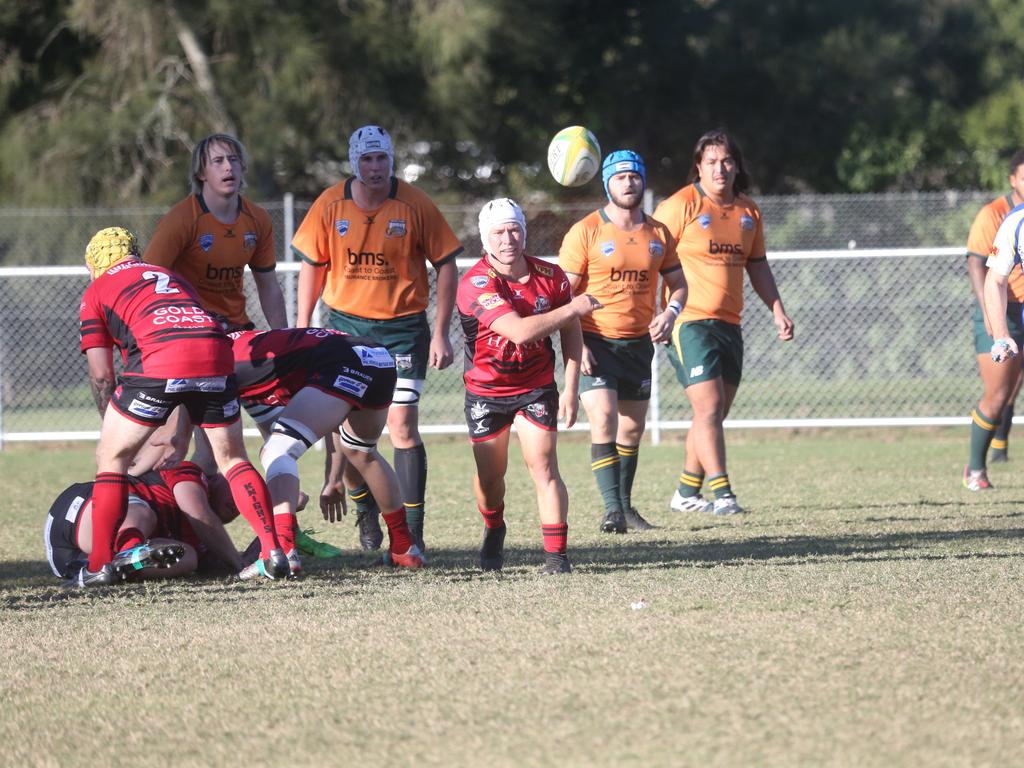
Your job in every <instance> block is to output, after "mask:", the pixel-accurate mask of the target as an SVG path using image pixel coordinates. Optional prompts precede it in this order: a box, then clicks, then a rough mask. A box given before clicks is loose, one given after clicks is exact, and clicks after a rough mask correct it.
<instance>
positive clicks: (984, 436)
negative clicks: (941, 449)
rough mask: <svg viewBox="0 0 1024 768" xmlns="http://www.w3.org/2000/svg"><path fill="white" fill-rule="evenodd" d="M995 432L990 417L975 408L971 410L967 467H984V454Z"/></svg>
mask: <svg viewBox="0 0 1024 768" xmlns="http://www.w3.org/2000/svg"><path fill="white" fill-rule="evenodd" d="M995 433H996V422H995V420H994V419H990V418H989V417H988V416H986V415H985V414H984V413H982V412H981V411H980V410H979V409H977V408H975V409H974V410H973V411H971V456H970V458H969V459H968V461H967V467H968V469H973V470H977V469H985V456H986V455H987V454H988V446H989V444H990V443H991V442H992V437H993V435H995Z"/></svg>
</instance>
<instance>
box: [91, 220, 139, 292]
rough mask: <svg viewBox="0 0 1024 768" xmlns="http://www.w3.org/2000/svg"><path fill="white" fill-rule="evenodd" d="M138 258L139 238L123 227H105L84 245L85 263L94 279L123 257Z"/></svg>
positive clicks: (123, 258)
mask: <svg viewBox="0 0 1024 768" xmlns="http://www.w3.org/2000/svg"><path fill="white" fill-rule="evenodd" d="M132 258H136V259H137V258H139V239H138V238H137V237H135V235H134V234H132V233H131V232H129V231H128V230H127V229H125V228H124V227H107V228H106V229H101V230H100V231H99V232H97V233H96V234H95V235H93V236H92V240H90V241H89V244H88V245H87V246H85V265H86V266H87V267H88V268H89V272H90V274H92V279H93V280H95V279H96V278H98V277H99V276H100V275H102V274H103V273H104V272H106V271H107V270H108V269H110V268H111V267H112V266H114V265H115V264H118V263H120V262H122V261H124V260H125V259H132Z"/></svg>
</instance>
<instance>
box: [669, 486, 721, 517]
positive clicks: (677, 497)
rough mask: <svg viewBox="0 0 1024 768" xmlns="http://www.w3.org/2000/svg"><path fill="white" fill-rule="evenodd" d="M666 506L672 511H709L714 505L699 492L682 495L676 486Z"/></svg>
mask: <svg viewBox="0 0 1024 768" xmlns="http://www.w3.org/2000/svg"><path fill="white" fill-rule="evenodd" d="M668 506H669V509H671V510H672V511H673V512H710V511H711V510H712V508H713V507H714V505H713V504H712V503H711V502H710V501H708V500H707V499H705V498H704V497H703V496H701V495H700V494H699V493H698V494H697V495H696V496H683V494H681V493H680V492H679V489H678V488H676V492H675V493H673V494H672V501H670V502H669V504H668Z"/></svg>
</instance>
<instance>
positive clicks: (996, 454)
mask: <svg viewBox="0 0 1024 768" xmlns="http://www.w3.org/2000/svg"><path fill="white" fill-rule="evenodd" d="M1009 460H1010V456H1009V454H1008V453H1007V452H1006V449H1005V448H993V449H992V453H990V454H989V455H988V463H989V464H1005V463H1006V462H1008V461H1009Z"/></svg>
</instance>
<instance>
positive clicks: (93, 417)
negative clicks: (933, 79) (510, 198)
mask: <svg viewBox="0 0 1024 768" xmlns="http://www.w3.org/2000/svg"><path fill="white" fill-rule="evenodd" d="M990 198H991V195H987V194H983V193H944V194H921V195H863V196H800V197H778V198H762V199H760V200H759V202H760V204H761V206H762V209H763V211H764V214H765V221H766V236H767V239H768V243H769V248H770V250H769V259H770V261H771V264H772V268H773V271H774V273H775V277H776V280H777V282H778V284H779V288H780V291H781V293H782V296H783V299H784V300H785V302H786V308H787V311H788V312H789V314H790V315H791V316H792V317H793V319H794V321H795V322H796V340H795V341H794V342H791V343H786V344H784V343H781V342H779V341H778V340H777V339H776V337H775V331H774V327H773V326H772V323H771V317H770V314H769V313H768V312H767V311H766V309H765V308H764V306H763V305H762V304H761V302H760V300H759V299H758V298H757V296H756V295H755V294H753V293H752V292H750V291H749V290H748V295H747V309H746V311H745V313H744V337H745V340H746V355H745V364H744V379H743V385H742V387H741V389H740V394H739V397H738V398H737V400H736V403H735V405H734V407H733V411H732V414H731V418H730V422H731V423H733V424H751V423H757V424H783V423H784V424H793V423H798V424H807V425H818V424H828V423H836V424H840V423H866V422H872V423H917V422H922V423H958V422H961V421H962V422H965V423H966V414H967V413H968V412H969V410H970V408H971V406H972V404H973V402H974V401H975V400H976V399H977V397H978V394H979V391H980V385H979V383H978V381H977V373H976V368H975V362H974V353H973V349H972V347H973V345H972V341H971V331H970V312H971V298H970V292H969V290H968V285H967V280H966V269H965V266H964V258H963V245H962V244H963V242H964V241H965V240H966V233H967V230H968V228H969V226H970V222H971V219H972V218H973V216H974V214H975V213H976V212H977V210H978V208H979V207H980V206H981V205H982V204H984V202H986V201H987V200H988V199H990ZM525 205H526V207H527V212H528V214H529V215H530V218H529V251H530V252H531V253H534V254H538V255H544V256H551V255H554V254H555V253H557V250H558V245H559V243H560V242H561V238H562V236H563V234H564V233H565V231H566V230H567V229H568V228H569V226H570V225H571V224H572V223H573V222H574V221H575V220H577V219H579V218H580V217H582V216H583V215H584V214H585V213H587V212H588V211H589V210H591V209H592V208H594V207H595V206H596V205H599V203H597V202H595V203H594V204H593V205H582V206H571V207H570V206H552V205H548V206H544V207H541V206H539V205H536V206H532V207H531V205H530V203H529V201H526V203H525ZM265 207H266V208H267V209H268V210H269V211H270V212H271V215H272V216H273V217H274V219H275V221H274V224H275V233H276V237H277V239H278V247H279V253H281V254H282V257H281V259H282V262H283V261H285V260H286V259H288V258H290V254H288V253H287V250H286V248H285V244H286V242H287V239H288V235H289V233H290V230H291V228H292V226H291V225H292V222H294V223H295V225H297V223H298V222H299V221H301V216H302V215H303V214H304V213H305V210H306V209H307V208H308V204H295V205H294V206H292V205H290V203H289V202H287V201H286V202H284V203H271V204H266V205H265ZM442 210H443V211H444V213H445V215H446V217H447V218H448V220H449V222H450V223H451V224H452V226H453V228H454V229H455V230H456V232H457V234H459V236H460V237H461V238H462V242H463V243H464V244H465V245H466V250H467V255H471V256H472V257H473V258H467V259H465V260H463V262H461V263H460V270H461V271H464V270H465V269H466V268H467V267H468V266H469V264H471V263H472V262H473V260H475V256H476V254H477V253H478V251H479V238H478V235H477V233H476V215H477V212H478V210H479V208H478V206H476V205H466V206H458V207H443V208H442ZM163 213H164V210H163V209H159V210H157V209H126V210H102V211H101V210H88V211H39V210H36V211H10V210H8V211H0V263H3V264H5V265H15V264H19V265H23V266H20V267H15V266H5V267H3V268H0V438H2V439H8V440H11V439H45V438H58V437H89V436H92V435H93V434H94V433H95V431H96V430H98V428H99V418H98V415H97V414H96V410H95V407H94V406H93V405H92V400H91V395H90V392H89V386H88V382H87V374H86V366H85V362H84V358H83V356H82V355H80V354H79V353H78V347H77V344H78V333H77V317H78V303H79V298H80V296H81V294H82V291H83V290H84V289H85V286H86V284H87V281H86V275H85V270H84V268H81V267H63V268H61V267H50V268H40V267H39V266H38V265H40V264H80V263H81V261H80V259H81V253H82V250H83V247H84V243H85V242H87V241H88V239H89V237H90V236H91V235H92V234H93V233H94V232H95V231H96V230H97V229H99V228H101V227H104V226H111V225H114V224H122V225H127V226H131V227H134V228H136V230H137V231H138V232H139V234H140V236H141V238H142V240H143V242H145V241H146V240H147V239H148V237H149V235H150V234H151V233H152V231H153V228H154V227H155V225H156V222H157V221H158V220H159V217H160V216H161V215H162V214H163ZM865 249H872V250H865ZM905 249H915V250H909V251H908V250H905ZM29 265H31V266H29ZM297 270H298V265H297V264H295V263H291V264H288V263H282V264H281V265H280V267H279V269H278V278H279V280H280V281H281V283H282V287H283V289H284V292H285V296H286V297H287V301H288V305H289V309H290V311H291V312H292V313H294V292H295V283H296V279H295V278H296V274H297ZM246 280H247V287H248V289H249V298H250V301H249V305H250V308H251V311H250V314H251V315H252V316H253V319H254V320H255V321H256V322H257V324H258V325H259V324H261V323H262V321H263V318H262V316H261V315H260V313H259V311H258V306H259V304H258V301H257V300H256V298H255V293H254V291H253V290H252V283H251V279H250V278H249V277H248V276H247V278H246ZM432 309H433V307H432V306H431V315H432V314H433V313H432ZM292 316H294V314H292ZM451 338H452V344H453V347H454V348H455V351H456V362H455V364H454V365H453V366H452V367H451V368H449V369H448V370H445V371H431V372H430V373H429V374H428V377H427V388H426V391H425V393H424V397H423V400H422V405H421V424H423V425H425V428H426V431H461V430H462V429H463V428H464V427H463V422H462V397H463V388H462V380H461V373H462V356H461V350H462V346H461V345H462V334H461V331H460V329H459V327H458V322H457V319H456V320H453V323H452V328H451ZM556 346H557V345H556ZM656 366H657V376H656V384H655V390H656V392H655V401H654V402H653V403H652V408H651V413H652V418H653V420H654V422H656V424H652V426H659V427H661V428H665V427H668V428H672V427H679V426H683V425H685V423H686V422H687V420H688V419H689V417H690V410H689V407H688V404H687V401H686V397H685V395H684V393H683V391H682V388H681V387H680V386H679V385H678V383H676V381H675V377H674V374H673V372H672V370H671V366H669V365H668V363H667V360H666V359H665V357H664V353H663V351H659V354H658V360H657V361H656ZM851 420H852V421H851ZM75 433H78V434H75Z"/></svg>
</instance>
